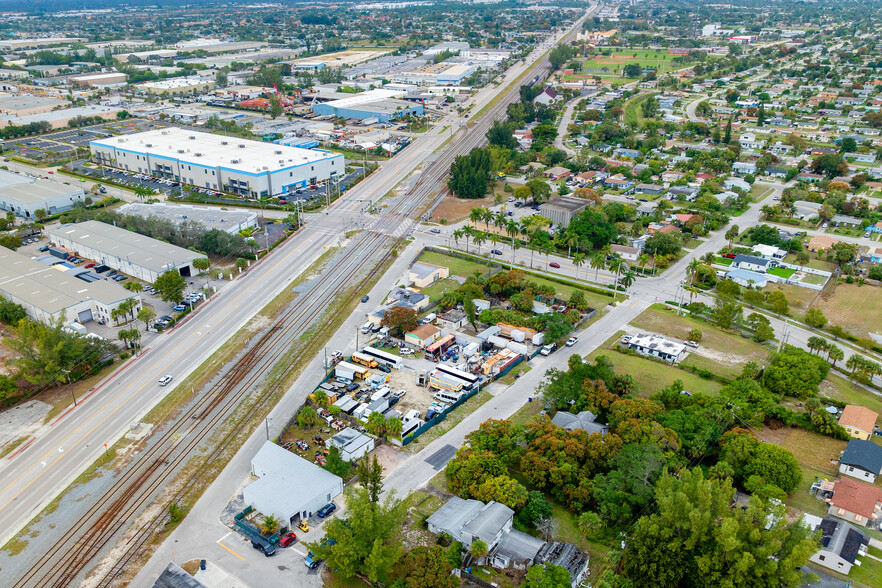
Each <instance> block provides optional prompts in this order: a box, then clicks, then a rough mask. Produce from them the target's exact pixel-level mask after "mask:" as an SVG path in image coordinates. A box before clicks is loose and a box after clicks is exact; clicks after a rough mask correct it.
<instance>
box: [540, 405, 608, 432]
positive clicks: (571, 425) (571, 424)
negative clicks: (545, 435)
mask: <svg viewBox="0 0 882 588" xmlns="http://www.w3.org/2000/svg"><path fill="white" fill-rule="evenodd" d="M595 420H597V415H595V414H594V413H593V412H591V411H590V410H583V411H582V412H580V413H579V414H573V413H571V412H565V411H562V410H561V411H558V412H557V413H556V414H555V415H554V418H552V419H551V424H553V425H557V426H558V427H563V428H564V429H566V430H568V431H575V430H576V429H580V430H582V431H588V432H589V433H591V434H594V433H600V434H601V435H605V434H606V433H608V432H609V427H608V426H606V425H604V424H601V423H595V422H594V421H595Z"/></svg>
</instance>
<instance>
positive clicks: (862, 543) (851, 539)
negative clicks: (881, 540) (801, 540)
mask: <svg viewBox="0 0 882 588" xmlns="http://www.w3.org/2000/svg"><path fill="white" fill-rule="evenodd" d="M812 530H814V531H820V532H821V542H820V545H821V548H820V549H819V550H818V552H817V553H815V554H814V555H813V556H811V557H810V558H809V560H810V561H813V562H815V563H816V564H819V565H822V566H824V567H825V568H828V569H831V570H833V571H835V572H839V573H840V574H845V575H848V573H849V572H850V571H851V567H852V566H853V565H855V564H858V565H860V562H859V561H857V557H858V556H859V555H866V553H867V546H868V545H869V543H870V537H869V536H868V535H866V534H864V533H861V532H860V531H859V530H858V529H856V528H855V527H853V526H852V525H849V524H848V523H846V522H844V521H837V520H836V519H829V518H827V519H823V520H822V521H821V523H820V524H819V525H817V526H816V527H814V529H812Z"/></svg>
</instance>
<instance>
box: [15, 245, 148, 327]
mask: <svg viewBox="0 0 882 588" xmlns="http://www.w3.org/2000/svg"><path fill="white" fill-rule="evenodd" d="M65 269H66V268H64V267H61V266H48V265H46V264H43V263H40V262H39V261H37V260H34V259H31V258H30V257H27V256H26V255H22V254H21V253H16V252H15V251H12V250H11V249H7V248H5V247H0V296H3V298H5V299H6V300H8V301H10V302H14V303H16V304H20V305H21V306H22V307H23V308H24V309H25V312H26V313H27V314H28V316H29V317H31V318H32V319H34V320H36V321H41V322H44V323H49V322H52V321H54V320H56V319H58V318H59V317H61V316H64V317H65V322H67V323H70V322H74V321H76V322H80V323H86V322H88V321H91V320H93V319H103V320H105V321H110V320H111V319H110V313H111V311H112V310H113V309H115V308H117V307H118V306H119V305H120V304H122V303H123V302H125V301H126V300H128V299H130V298H133V299H135V300H136V301H137V302H138V307H137V308H136V309H135V311H134V312H137V311H138V309H140V302H141V295H140V294H137V293H134V292H130V291H129V290H126V289H125V288H123V287H122V286H120V285H119V284H117V283H116V282H113V281H110V280H97V281H94V282H86V281H83V280H81V279H79V278H77V277H76V276H75V275H73V274H71V273H67V272H66V271H64V270H65Z"/></svg>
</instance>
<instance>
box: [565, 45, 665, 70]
mask: <svg viewBox="0 0 882 588" xmlns="http://www.w3.org/2000/svg"><path fill="white" fill-rule="evenodd" d="M604 50H606V49H604ZM609 51H611V53H610V55H600V54H596V55H589V56H587V57H585V58H583V59H582V69H583V73H592V71H591V70H602V69H603V68H607V69H608V70H609V73H614V74H621V73H622V68H623V67H625V66H626V65H628V64H630V63H636V64H637V65H639V66H640V67H652V68H655V69H656V70H657V71H658V73H659V74H663V73H665V72H668V71H670V70H671V69H674V68H673V65H672V63H671V62H672V60H673V59H674V57H675V56H674V55H670V54H668V52H667V50H666V49H658V50H656V49H619V48H616V47H611V48H609ZM595 73H596V72H595Z"/></svg>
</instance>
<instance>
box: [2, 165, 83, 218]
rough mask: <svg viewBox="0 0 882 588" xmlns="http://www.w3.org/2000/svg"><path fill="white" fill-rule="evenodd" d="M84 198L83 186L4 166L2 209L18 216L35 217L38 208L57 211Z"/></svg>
mask: <svg viewBox="0 0 882 588" xmlns="http://www.w3.org/2000/svg"><path fill="white" fill-rule="evenodd" d="M84 198H85V193H84V192H83V189H82V188H79V187H77V186H68V185H67V184H64V183H62V182H55V181H53V180H44V179H41V178H33V177H29V176H23V175H20V174H16V173H13V172H8V171H4V170H0V210H4V211H12V212H14V213H15V215H16V216H20V217H23V218H27V219H32V218H35V216H36V212H37V211H38V210H43V211H45V212H46V214H47V215H53V214H55V213H58V212H63V211H65V210H68V209H70V208H71V207H73V205H74V203H76V202H81V201H82V200H83V199H84Z"/></svg>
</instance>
